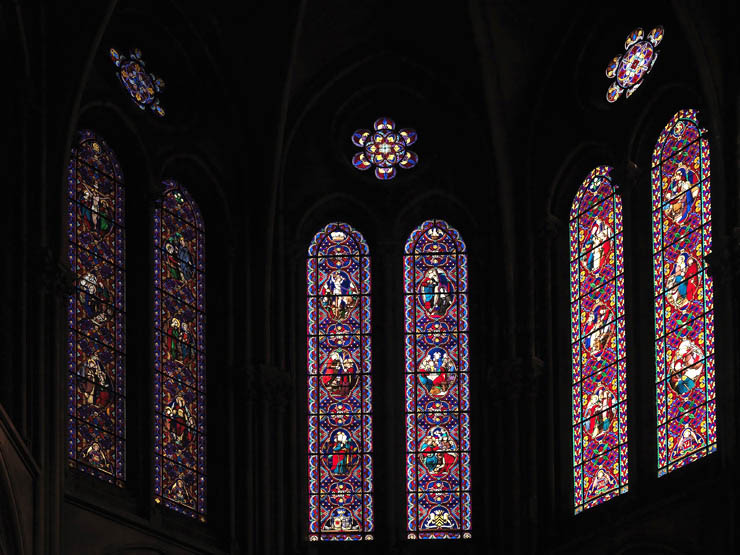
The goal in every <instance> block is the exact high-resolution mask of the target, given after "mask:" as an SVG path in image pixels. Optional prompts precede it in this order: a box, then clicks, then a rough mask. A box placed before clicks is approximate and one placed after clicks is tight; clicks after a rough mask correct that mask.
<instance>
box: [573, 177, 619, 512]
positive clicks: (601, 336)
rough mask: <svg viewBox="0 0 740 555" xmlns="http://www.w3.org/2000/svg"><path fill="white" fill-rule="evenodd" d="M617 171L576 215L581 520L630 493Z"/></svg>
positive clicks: (592, 189)
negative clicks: (583, 514)
mask: <svg viewBox="0 0 740 555" xmlns="http://www.w3.org/2000/svg"><path fill="white" fill-rule="evenodd" d="M611 171H612V168H610V167H608V166H599V167H597V168H595V169H594V170H593V171H591V173H590V174H589V175H588V177H586V179H585V180H584V182H583V184H582V185H581V187H580V188H579V189H578V192H577V193H576V196H575V199H574V200H573V205H572V207H571V211H570V224H569V227H570V303H571V354H572V367H573V382H572V384H573V385H572V406H573V415H572V421H573V489H574V506H575V513H576V514H578V513H580V512H581V511H583V510H584V509H589V508H591V507H594V506H596V505H598V504H600V503H603V502H604V501H607V500H609V499H611V498H613V497H616V496H617V495H619V494H620V493H625V492H626V491H627V487H628V460H627V455H628V454H627V383H626V378H627V376H626V363H625V353H626V350H625V327H624V267H623V255H622V201H621V199H620V197H619V195H618V194H617V192H616V190H615V187H614V185H613V183H612V180H611V177H610V174H611Z"/></svg>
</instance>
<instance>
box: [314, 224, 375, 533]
mask: <svg viewBox="0 0 740 555" xmlns="http://www.w3.org/2000/svg"><path fill="white" fill-rule="evenodd" d="M306 282H307V286H308V296H307V302H308V349H307V360H308V482H309V540H311V541H318V540H329V541H332V540H333V541H342V540H362V539H365V540H372V539H373V536H372V532H373V529H374V515H373V460H372V451H373V436H372V378H371V345H370V257H369V249H368V247H367V243H366V242H365V239H364V238H363V237H362V235H361V234H360V233H359V232H358V231H356V230H355V229H353V228H352V227H351V226H349V225H347V224H345V223H332V224H329V225H327V226H326V227H324V228H323V229H322V230H321V231H319V232H318V233H317V234H316V235H315V237H314V238H313V241H312V242H311V245H310V246H309V249H308V260H307V265H306Z"/></svg>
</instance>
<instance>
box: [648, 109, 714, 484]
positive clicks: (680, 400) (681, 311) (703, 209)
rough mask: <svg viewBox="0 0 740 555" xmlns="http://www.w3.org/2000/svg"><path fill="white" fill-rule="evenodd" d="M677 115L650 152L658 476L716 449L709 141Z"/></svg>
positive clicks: (688, 118)
mask: <svg viewBox="0 0 740 555" xmlns="http://www.w3.org/2000/svg"><path fill="white" fill-rule="evenodd" d="M706 135H707V131H706V130H705V129H701V128H700V127H699V123H698V119H697V113H696V110H682V111H680V112H678V113H677V114H676V115H675V116H673V118H672V119H671V121H670V122H669V123H668V125H666V127H665V129H664V130H663V132H662V133H661V134H660V138H659V139H658V143H657V144H656V146H655V150H654V152H653V163H652V183H653V187H652V193H653V268H654V283H655V341H656V343H655V352H656V388H657V391H656V401H657V409H658V410H657V414H658V421H657V432H658V438H657V440H658V475H659V476H663V475H665V474H667V473H668V472H671V471H673V470H676V469H677V468H681V467H682V466H684V465H686V464H688V463H690V462H693V461H695V460H697V459H699V458H701V457H703V456H704V455H707V454H708V453H712V452H714V451H716V449H717V420H716V414H715V409H716V407H715V391H714V389H715V386H714V305H713V285H712V277H711V276H710V275H709V274H708V273H707V272H706V264H705V262H704V260H705V257H706V256H707V255H708V254H710V253H711V251H712V221H711V220H712V207H711V195H710V183H709V180H710V172H709V141H708V139H707V136H706Z"/></svg>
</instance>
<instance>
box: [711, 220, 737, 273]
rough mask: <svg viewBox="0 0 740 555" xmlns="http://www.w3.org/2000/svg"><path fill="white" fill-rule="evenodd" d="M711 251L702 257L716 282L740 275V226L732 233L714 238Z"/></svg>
mask: <svg viewBox="0 0 740 555" xmlns="http://www.w3.org/2000/svg"><path fill="white" fill-rule="evenodd" d="M713 247H714V248H713V251H712V252H711V253H710V254H708V255H707V256H705V257H704V260H705V262H706V263H707V271H708V272H709V275H710V276H712V278H714V280H715V282H716V283H725V282H726V281H729V280H731V279H733V278H735V277H737V276H738V275H740V227H736V228H734V229H733V230H732V235H731V236H729V237H727V236H725V237H719V238H715V240H714V246H713Z"/></svg>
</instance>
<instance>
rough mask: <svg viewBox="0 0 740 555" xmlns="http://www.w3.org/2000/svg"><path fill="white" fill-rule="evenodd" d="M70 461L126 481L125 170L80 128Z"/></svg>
mask: <svg viewBox="0 0 740 555" xmlns="http://www.w3.org/2000/svg"><path fill="white" fill-rule="evenodd" d="M67 184H68V197H67V203H68V212H67V225H68V232H67V233H68V235H67V237H68V256H69V264H70V266H71V268H72V269H73V271H74V274H75V276H76V281H75V290H74V292H73V293H72V295H71V296H70V297H69V302H68V303H69V304H68V314H67V322H68V334H69V335H68V343H67V357H68V372H67V395H68V396H67V415H68V418H67V458H68V462H69V465H70V466H71V467H73V468H76V469H78V470H80V471H82V472H85V473H87V474H91V475H93V476H96V477H98V478H100V479H103V480H105V481H107V482H110V483H113V484H116V485H118V486H123V482H124V480H125V478H126V459H125V456H126V449H125V448H126V343H125V327H124V326H125V319H126V315H125V310H126V295H125V229H124V219H123V203H124V187H123V174H122V173H121V168H120V166H119V164H118V160H117V159H116V156H115V154H114V153H113V151H111V149H110V148H108V146H107V145H106V144H105V142H104V141H103V140H102V139H100V138H99V137H97V136H96V135H95V134H94V133H93V132H92V131H81V132H80V133H79V134H78V135H77V142H76V144H75V147H74V148H73V149H72V155H71V157H70V161H69V167H68V173H67Z"/></svg>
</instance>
